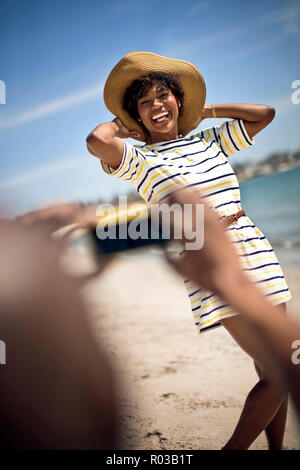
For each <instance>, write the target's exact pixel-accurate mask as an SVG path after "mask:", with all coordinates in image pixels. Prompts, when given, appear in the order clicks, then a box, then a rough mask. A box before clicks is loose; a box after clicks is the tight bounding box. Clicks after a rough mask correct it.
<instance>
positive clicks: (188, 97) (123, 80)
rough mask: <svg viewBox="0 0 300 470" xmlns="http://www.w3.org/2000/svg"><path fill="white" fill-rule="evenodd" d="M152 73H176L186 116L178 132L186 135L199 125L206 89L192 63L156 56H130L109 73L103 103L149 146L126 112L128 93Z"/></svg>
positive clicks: (180, 117)
mask: <svg viewBox="0 0 300 470" xmlns="http://www.w3.org/2000/svg"><path fill="white" fill-rule="evenodd" d="M150 72H166V73H173V74H175V75H176V76H177V78H178V80H179V82H180V84H181V86H182V88H183V91H184V97H183V113H182V115H181V116H179V118H178V132H179V134H181V135H187V134H188V133H189V132H190V131H191V130H193V129H195V128H196V127H197V125H198V124H199V121H200V118H201V114H202V110H203V106H204V103H205V98H206V86H205V82H204V79H203V77H202V75H201V73H200V72H199V70H198V69H197V68H196V67H195V66H194V65H193V64H191V63H190V62H187V61H185V60H179V59H171V58H168V57H163V56H160V55H158V54H154V53H153V52H131V53H130V54H127V55H126V56H125V57H123V58H122V59H121V60H120V61H119V62H118V63H117V65H116V66H115V67H114V68H113V69H112V71H111V72H110V74H109V76H108V78H107V80H106V83H105V86H104V93H103V94H104V102H105V105H106V107H107V109H108V110H109V111H110V112H111V113H112V114H113V115H114V116H117V117H118V118H120V119H121V121H122V122H123V123H124V125H125V126H126V127H127V128H128V129H129V130H131V131H133V130H135V131H137V132H139V134H141V136H142V137H135V138H136V139H137V140H140V141H142V142H146V135H145V133H144V130H143V128H142V127H141V126H140V125H139V124H138V123H137V122H136V121H135V120H134V119H133V118H132V117H131V116H130V115H129V114H128V112H127V111H126V110H125V109H124V108H123V97H124V94H125V91H126V89H127V88H128V87H129V86H130V85H131V83H132V82H133V81H134V80H136V79H137V78H140V77H142V76H143V75H147V74H148V73H150Z"/></svg>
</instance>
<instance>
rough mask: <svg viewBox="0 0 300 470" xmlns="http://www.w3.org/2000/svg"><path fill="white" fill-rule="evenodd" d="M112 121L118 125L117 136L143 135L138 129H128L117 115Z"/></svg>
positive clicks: (122, 137) (123, 137)
mask: <svg viewBox="0 0 300 470" xmlns="http://www.w3.org/2000/svg"><path fill="white" fill-rule="evenodd" d="M112 122H114V123H115V124H116V126H117V127H118V129H117V131H116V137H119V138H120V139H127V138H129V137H132V138H135V137H141V135H140V134H139V133H138V132H137V131H130V130H129V129H127V127H126V126H124V124H123V122H122V121H121V119H120V118H118V117H117V118H115V119H113V121H112Z"/></svg>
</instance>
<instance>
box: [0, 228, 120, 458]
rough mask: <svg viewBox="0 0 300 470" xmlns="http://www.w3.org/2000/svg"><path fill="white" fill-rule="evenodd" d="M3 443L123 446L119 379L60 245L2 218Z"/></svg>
mask: <svg viewBox="0 0 300 470" xmlns="http://www.w3.org/2000/svg"><path fill="white" fill-rule="evenodd" d="M0 229H1V230H0V256H1V265H0V338H1V341H2V343H1V344H3V343H4V344H5V345H6V350H7V354H6V363H5V364H1V365H0V387H1V401H0V448H1V449H68V450H70V449H76V450H82V449H105V450H107V449H116V448H118V446H119V445H120V442H119V433H118V431H117V413H118V407H117V396H118V394H119V389H118V387H117V381H116V377H115V374H114V371H113V370H112V367H111V364H110V363H109V362H108V360H107V357H106V354H105V350H104V348H103V347H102V346H101V343H100V339H99V338H97V340H96V338H95V335H94V332H93V330H92V324H90V319H89V315H88V312H87V310H86V307H85V304H84V303H83V299H82V298H81V296H80V293H79V289H78V284H77V283H76V282H75V281H74V280H73V279H72V278H71V277H70V276H68V275H67V274H66V273H65V272H64V270H63V269H62V267H61V264H60V255H61V253H60V251H61V247H60V245H59V244H57V243H56V242H55V241H53V240H50V239H49V228H48V227H46V226H42V225H41V224H39V225H35V226H26V227H21V226H19V225H18V224H16V223H9V222H6V221H4V222H2V224H0Z"/></svg>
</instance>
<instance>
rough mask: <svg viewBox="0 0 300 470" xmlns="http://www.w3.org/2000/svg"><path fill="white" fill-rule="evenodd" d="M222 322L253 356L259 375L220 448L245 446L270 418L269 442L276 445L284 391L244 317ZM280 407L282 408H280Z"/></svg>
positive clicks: (281, 426)
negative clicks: (237, 418) (227, 439)
mask: <svg viewBox="0 0 300 470" xmlns="http://www.w3.org/2000/svg"><path fill="white" fill-rule="evenodd" d="M222 323H223V325H224V327H225V328H226V329H227V331H228V332H229V333H230V334H231V336H232V337H233V338H234V339H235V341H236V342H237V343H238V344H239V345H240V346H241V348H242V349H243V350H244V351H246V352H247V353H248V354H249V355H250V356H251V357H252V358H253V359H254V362H255V363H256V364H257V365H258V367H259V370H260V371H261V374H262V378H261V379H260V380H259V382H258V383H257V384H256V385H255V386H254V387H253V388H252V390H251V391H250V393H249V395H248V396H247V399H246V402H245V405H244V408H243V411H242V414H241V416H240V419H239V421H238V424H237V426H236V428H235V430H234V432H233V435H232V436H231V438H230V440H229V441H228V442H227V444H226V445H225V446H224V447H223V450H238V449H248V448H249V447H250V445H251V444H252V442H253V441H254V440H255V439H256V437H257V436H258V435H259V434H260V433H261V432H262V431H264V430H266V428H267V427H268V426H269V424H270V423H271V422H272V421H273V420H274V423H273V424H272V425H271V436H272V437H271V445H272V446H274V445H276V446H278V445H279V444H278V442H279V440H281V441H282V438H283V432H284V426H285V419H284V406H285V405H284V403H283V402H284V401H285V393H284V391H283V389H282V388H281V387H280V385H279V383H278V382H277V381H276V379H274V378H273V376H272V375H273V374H272V372H271V371H270V370H269V367H268V364H266V363H265V355H264V352H263V351H262V350H261V348H260V346H259V345H258V343H257V341H256V339H255V338H254V337H253V336H252V335H251V334H249V331H248V327H247V325H246V324H245V322H244V320H243V318H242V317H241V316H235V317H230V318H226V319H225V320H223V321H222ZM281 406H282V410H281V411H279V409H280V408H281ZM277 413H278V416H277ZM269 435H270V434H269ZM275 441H276V443H275ZM272 448H273V447H272Z"/></svg>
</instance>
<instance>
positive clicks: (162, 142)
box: [87, 52, 291, 449]
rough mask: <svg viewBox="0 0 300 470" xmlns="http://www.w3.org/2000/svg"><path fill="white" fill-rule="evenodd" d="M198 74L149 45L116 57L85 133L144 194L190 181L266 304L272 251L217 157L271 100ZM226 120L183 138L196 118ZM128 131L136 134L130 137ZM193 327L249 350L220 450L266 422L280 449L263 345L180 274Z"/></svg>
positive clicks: (259, 125)
mask: <svg viewBox="0 0 300 470" xmlns="http://www.w3.org/2000/svg"><path fill="white" fill-rule="evenodd" d="M205 96H206V88H205V83H204V80H203V77H202V75H201V74H200V72H199V71H198V70H197V69H196V67H194V66H193V65H192V64H190V63H189V62H186V61H182V60H175V59H170V58H166V57H162V56H159V55H157V54H153V53H150V52H134V53H131V54H128V55H127V56H125V57H124V58H123V59H122V60H121V61H120V62H119V63H118V64H117V65H116V66H115V67H114V69H113V70H112V72H111V73H110V75H109V77H108V79H107V81H106V84H105V88H104V100H105V103H106V106H107V107H108V109H109V110H110V111H111V112H112V113H113V114H114V115H115V116H117V118H116V119H114V120H113V121H112V122H108V123H104V124H100V125H99V126H97V127H96V128H95V129H94V130H93V131H92V132H91V133H90V135H89V136H88V138H87V146H88V149H89V151H90V152H91V153H92V154H93V155H95V156H97V157H98V158H100V160H101V164H102V167H103V169H104V170H105V171H106V172H107V173H109V174H111V175H113V176H115V177H118V178H122V179H123V180H126V181H129V182H131V184H133V185H134V187H135V188H136V189H137V191H138V192H139V193H140V195H141V196H142V197H143V198H144V199H145V200H146V201H148V202H161V201H163V200H164V199H165V198H166V197H168V196H169V195H170V194H171V193H172V192H174V190H177V189H178V188H180V187H183V186H185V187H190V188H191V189H193V190H194V191H196V192H198V193H199V194H200V195H201V196H202V197H203V198H204V199H205V201H206V202H207V203H208V204H209V205H210V206H211V207H213V208H214V209H215V210H216V211H217V212H218V214H219V215H220V216H221V217H223V218H224V220H225V223H226V225H227V227H228V229H227V233H228V235H229V236H230V238H231V239H232V242H233V244H234V247H235V248H236V250H237V253H238V254H239V257H240V262H241V265H242V268H243V269H244V270H245V272H246V273H247V274H248V276H249V277H250V278H251V279H252V281H253V282H255V283H256V284H257V286H258V287H259V288H260V289H261V291H262V293H264V294H265V295H266V296H267V298H268V299H269V300H271V301H272V302H273V303H274V304H282V310H283V311H284V308H285V307H284V305H285V302H286V301H287V300H289V299H290V298H291V294H290V292H289V289H288V286H287V284H286V281H285V279H284V276H283V273H282V270H281V268H280V266H279V263H278V260H277V258H276V256H275V254H274V252H273V250H272V247H271V246H270V244H269V242H268V241H267V240H266V238H265V237H264V235H263V234H262V232H261V231H260V230H259V229H258V228H257V227H255V225H254V224H253V222H252V221H251V220H250V219H249V218H248V217H247V216H246V214H245V213H244V211H243V209H242V207H241V202H240V194H239V187H238V181H237V179H236V177H235V174H234V172H233V170H232V168H231V166H230V165H229V163H228V161H227V157H228V156H229V155H231V154H233V153H235V152H236V151H239V150H242V149H243V148H246V147H248V146H250V145H252V144H253V143H254V140H253V136H254V135H255V134H257V133H258V132H259V131H261V130H262V129H263V128H264V127H266V126H267V125H268V124H269V123H270V122H271V121H272V119H273V117H274V115H275V111H274V109H273V108H272V107H269V106H263V105H253V104H244V103H235V104H218V105H209V104H206V105H204V103H205ZM211 117H218V118H229V119H232V120H231V121H227V122H225V123H223V124H222V125H221V126H218V127H213V128H211V129H205V130H203V131H202V132H200V133H198V134H194V135H192V136H189V137H186V136H187V134H188V133H189V132H190V131H191V130H193V129H195V128H196V127H197V126H198V124H199V123H200V122H201V120H203V119H205V118H211ZM128 137H132V138H135V139H137V140H140V141H142V142H145V145H143V146H133V145H130V144H129V143H127V142H125V140H123V139H126V138H128ZM185 285H186V288H187V291H188V294H189V298H190V302H191V307H192V312H193V315H194V321H195V324H196V326H197V328H198V330H199V332H201V333H202V332H204V331H207V330H210V329H211V328H214V327H216V326H220V325H221V324H222V325H223V326H224V327H225V328H226V329H227V330H228V331H229V333H230V334H231V335H232V337H233V338H234V339H235V340H236V341H237V343H238V344H239V345H240V346H241V347H242V348H243V349H244V350H245V351H246V352H247V353H248V354H249V355H250V356H251V357H252V358H253V360H254V363H255V367H256V370H257V372H258V374H259V378H260V380H259V382H258V383H257V384H256V386H255V387H254V388H253V389H252V390H251V391H250V393H249V395H248V397H247V400H246V402H245V406H244V409H243V412H242V415H241V418H240V420H239V422H238V424H237V427H236V429H235V431H234V433H233V435H232V437H231V439H230V440H229V442H228V443H227V444H226V446H225V447H224V449H247V448H248V447H249V446H250V445H251V443H252V442H253V441H254V439H255V438H256V437H257V436H258V435H259V434H260V433H261V432H262V431H263V430H266V434H267V437H268V442H269V448H270V449H280V448H281V446H282V441H283V434H284V428H285V421H286V410H287V400H286V397H285V396H284V392H283V391H282V390H281V388H280V387H279V385H278V384H277V383H276V380H275V378H274V377H273V374H272V371H270V370H269V368H268V364H267V363H265V358H264V353H263V352H262V351H261V350H260V348H259V347H258V346H257V344H256V342H255V340H254V339H253V337H252V336H251V335H249V334H248V332H247V329H246V328H245V326H244V323H243V322H242V321H241V319H240V316H239V315H238V313H237V312H235V311H234V310H233V309H232V308H230V307H229V306H228V305H227V304H226V302H224V301H223V300H222V299H221V298H220V297H219V296H217V295H216V294H214V293H213V292H211V291H209V290H206V289H203V288H199V286H197V285H196V284H195V283H194V282H192V281H189V280H186V281H185Z"/></svg>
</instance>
